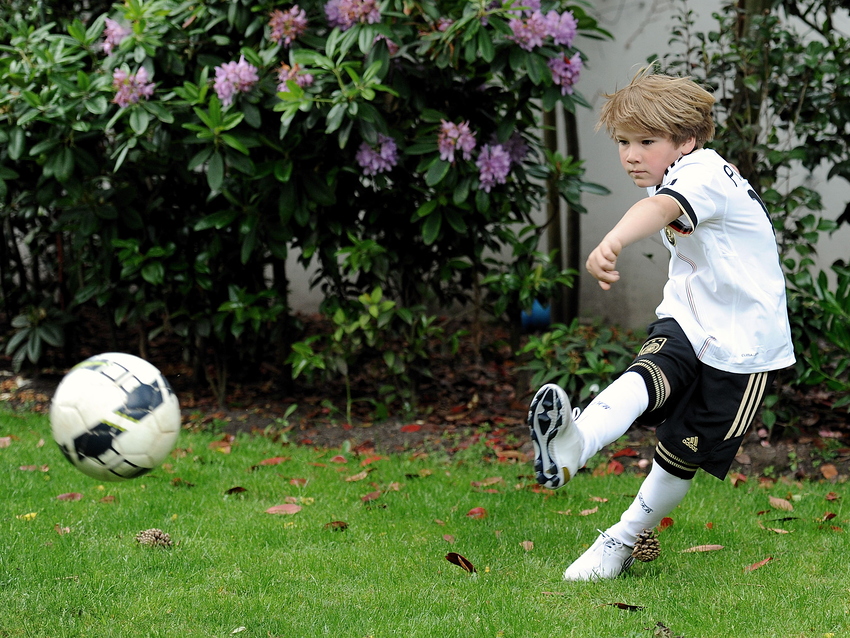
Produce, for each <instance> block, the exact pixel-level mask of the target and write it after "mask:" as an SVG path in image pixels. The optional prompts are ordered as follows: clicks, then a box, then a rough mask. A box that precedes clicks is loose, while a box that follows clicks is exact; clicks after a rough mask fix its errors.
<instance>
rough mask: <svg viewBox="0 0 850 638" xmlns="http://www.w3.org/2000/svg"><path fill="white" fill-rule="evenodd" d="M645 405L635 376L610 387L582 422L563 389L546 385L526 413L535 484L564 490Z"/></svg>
mask: <svg viewBox="0 0 850 638" xmlns="http://www.w3.org/2000/svg"><path fill="white" fill-rule="evenodd" d="M648 403H649V394H648V392H647V389H646V384H645V383H644V380H643V377H641V376H640V375H639V374H636V373H634V372H626V373H625V374H623V375H622V376H621V377H620V378H619V379H617V380H616V381H614V382H613V383H612V384H611V385H610V386H608V387H607V388H606V389H605V390H604V391H603V392H601V393H600V394H599V396H597V397H596V398H595V399H594V400H593V401H592V402H591V403H590V405H589V406H587V409H586V410H585V411H584V413H582V414H581V416H578V414H577V412H574V411H573V410H572V409H571V407H570V401H569V399H568V398H567V395H566V393H565V392H564V391H563V390H562V389H561V388H559V387H558V386H556V385H554V384H551V383H550V384H547V385H544V386H543V387H542V388H540V390H538V391H537V394H536V395H535V396H534V399H533V400H532V402H531V407H530V408H529V411H528V426H529V429H530V430H531V440H532V443H533V444H534V469H535V472H536V474H537V480H538V482H539V483H540V484H542V485H545V486H546V487H549V488H552V489H555V488H558V487H561V486H563V485H564V484H565V483H567V482H568V481H569V480H570V479H571V478H572V477H573V476H574V475H575V473H576V471H578V469H579V468H581V467H583V466H584V464H585V463H586V462H587V460H588V459H589V458H590V457H592V456H593V455H594V454H596V453H597V452H598V451H599V450H601V449H602V448H603V447H604V446H606V445H608V444H609V443H611V442H613V441H616V440H617V439H619V438H620V437H621V436H622V435H623V434H624V433H625V432H626V430H628V429H629V427H630V426H631V425H632V423H634V421H635V419H637V418H638V417H639V416H640V415H641V414H642V413H643V412H644V411H645V410H646V407H647V405H648Z"/></svg>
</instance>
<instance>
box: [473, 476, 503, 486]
mask: <svg viewBox="0 0 850 638" xmlns="http://www.w3.org/2000/svg"><path fill="white" fill-rule="evenodd" d="M504 482H505V479H503V478H502V477H501V476H491V477H490V478H486V479H484V480H483V481H472V482H471V485H472V487H489V486H490V485H498V484H504Z"/></svg>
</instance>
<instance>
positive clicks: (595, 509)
mask: <svg viewBox="0 0 850 638" xmlns="http://www.w3.org/2000/svg"><path fill="white" fill-rule="evenodd" d="M598 511H599V506H598V505H597V506H596V507H591V508H590V509H588V510H582V511H580V512H579V513H578V515H579V516H590V515H591V514H596V512H598Z"/></svg>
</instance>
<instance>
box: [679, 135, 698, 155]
mask: <svg viewBox="0 0 850 638" xmlns="http://www.w3.org/2000/svg"><path fill="white" fill-rule="evenodd" d="M696 147H697V138H695V137H689V138H688V139H687V140H686V141H685V143H684V144H682V146H681V147H680V148H681V150H682V154H683V155H687V154H688V153H690V152H692V151H693V150H694V149H695V148H696Z"/></svg>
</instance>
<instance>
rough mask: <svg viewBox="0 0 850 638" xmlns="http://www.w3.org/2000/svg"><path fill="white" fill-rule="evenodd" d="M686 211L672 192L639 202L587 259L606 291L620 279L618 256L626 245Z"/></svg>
mask: <svg viewBox="0 0 850 638" xmlns="http://www.w3.org/2000/svg"><path fill="white" fill-rule="evenodd" d="M681 214H682V209H681V208H680V207H679V203H678V202H677V201H676V200H675V199H673V198H672V197H670V196H668V195H655V196H653V197H647V198H646V199H642V200H640V201H639V202H637V203H636V204H635V205H634V206H632V207H631V208H630V209H629V210H627V211H626V214H625V215H623V217H622V218H621V219H620V221H619V222H618V223H617V225H616V226H614V228H613V229H611V232H609V233H608V234H607V235H605V238H604V239H603V240H602V241H601V242H599V245H598V246H597V247H596V248H594V249H593V251H592V252H591V253H590V256H589V257H588V258H587V263H586V264H585V267H586V268H587V271H588V272H589V273H590V274H591V275H593V276H594V277H595V278H596V279H597V280H598V281H599V285H600V286H601V287H602V289H603V290H610V288H611V284H612V283H614V282H616V281H618V280H619V279H620V273H619V272H618V271H617V270H616V266H617V257H619V256H620V252H621V251H622V250H623V248H625V247H626V246H629V245H631V244H633V243H635V242H636V241H638V240H640V239H646V238H647V237H650V236H652V235H654V234H655V233H657V232H658V231H660V230H661V229H663V228H664V227H665V226H667V224H669V223H671V222H673V221H675V220H676V219H678V218H679V216H680V215H681Z"/></svg>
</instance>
